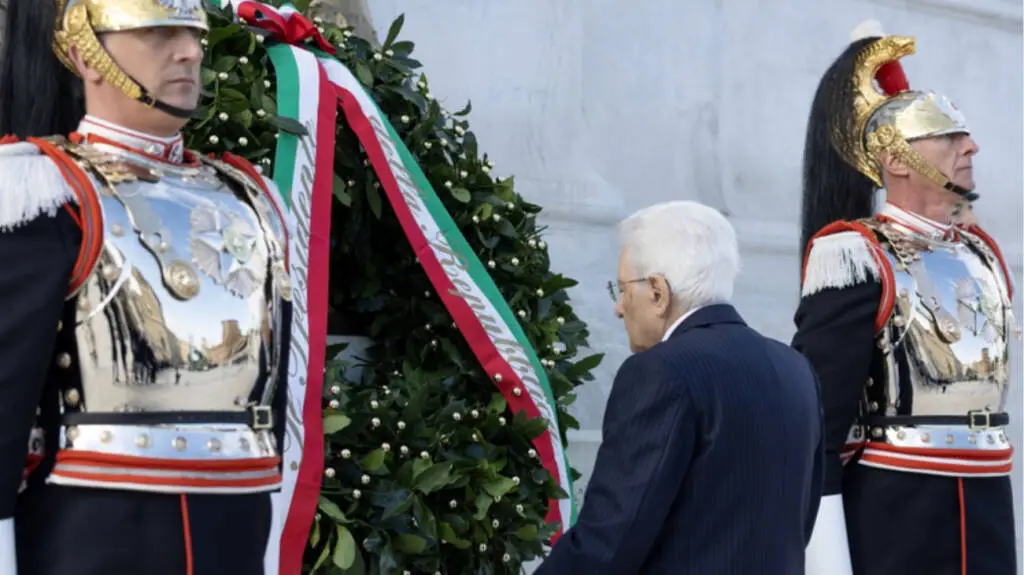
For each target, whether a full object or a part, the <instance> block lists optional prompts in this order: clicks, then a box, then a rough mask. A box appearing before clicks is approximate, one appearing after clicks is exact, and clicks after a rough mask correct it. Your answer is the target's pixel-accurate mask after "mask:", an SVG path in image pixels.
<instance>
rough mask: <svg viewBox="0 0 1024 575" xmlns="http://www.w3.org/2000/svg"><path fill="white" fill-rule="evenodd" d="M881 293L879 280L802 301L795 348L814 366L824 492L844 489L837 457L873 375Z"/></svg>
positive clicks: (821, 293) (816, 295)
mask: <svg viewBox="0 0 1024 575" xmlns="http://www.w3.org/2000/svg"><path fill="white" fill-rule="evenodd" d="M881 298H882V286H881V284H880V283H878V282H877V281H872V282H868V283H863V284H858V285H854V286H852V287H848V288H843V289H826V290H824V291H821V292H818V293H816V294H813V295H810V296H807V297H805V298H803V299H802V300H801V301H800V306H799V307H798V308H797V311H796V316H795V318H794V322H795V323H796V335H795V336H793V344H792V345H793V347H794V348H795V349H796V350H797V351H799V352H800V353H802V354H804V356H805V357H806V358H807V359H808V360H809V361H810V362H811V365H812V366H814V370H815V372H816V373H817V375H818V381H819V383H820V386H821V404H822V408H823V410H824V416H825V478H824V485H823V494H824V495H834V494H836V493H839V492H840V491H841V490H842V472H843V466H842V462H841V461H840V459H839V456H840V454H841V453H842V450H843V445H844V444H845V443H846V438H847V434H848V433H849V431H850V426H851V425H852V424H853V421H854V419H855V418H856V417H857V414H858V406H859V405H860V401H861V398H862V397H863V396H864V389H865V386H866V384H867V380H868V377H870V374H871V363H872V359H873V357H874V350H875V341H874V338H875V316H876V315H877V313H878V306H879V305H880V302H881Z"/></svg>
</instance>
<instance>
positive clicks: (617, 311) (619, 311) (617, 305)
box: [615, 298, 622, 319]
mask: <svg viewBox="0 0 1024 575" xmlns="http://www.w3.org/2000/svg"><path fill="white" fill-rule="evenodd" d="M615 317H617V318H619V319H622V299H621V298H620V299H619V301H617V302H615Z"/></svg>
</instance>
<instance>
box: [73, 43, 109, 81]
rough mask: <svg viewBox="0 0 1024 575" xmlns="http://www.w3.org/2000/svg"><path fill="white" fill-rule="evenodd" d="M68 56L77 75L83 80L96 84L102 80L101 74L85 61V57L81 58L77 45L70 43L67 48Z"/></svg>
mask: <svg viewBox="0 0 1024 575" xmlns="http://www.w3.org/2000/svg"><path fill="white" fill-rule="evenodd" d="M68 58H69V59H70V60H71V62H72V63H73V64H74V65H75V70H77V71H78V75H79V76H80V77H81V78H82V81H83V82H85V83H92V84H98V83H99V82H102V81H103V76H101V75H100V74H99V72H97V71H96V70H94V69H92V68H90V67H89V65H88V64H86V63H85V59H84V58H82V54H81V52H79V51H78V46H74V45H72V46H71V47H70V48H69V49H68Z"/></svg>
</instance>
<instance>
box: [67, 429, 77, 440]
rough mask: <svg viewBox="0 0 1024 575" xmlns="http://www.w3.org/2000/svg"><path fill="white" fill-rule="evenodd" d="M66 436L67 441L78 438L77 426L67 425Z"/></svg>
mask: <svg viewBox="0 0 1024 575" xmlns="http://www.w3.org/2000/svg"><path fill="white" fill-rule="evenodd" d="M67 437H68V441H74V440H76V439H78V428H77V427H69V428H68V431H67Z"/></svg>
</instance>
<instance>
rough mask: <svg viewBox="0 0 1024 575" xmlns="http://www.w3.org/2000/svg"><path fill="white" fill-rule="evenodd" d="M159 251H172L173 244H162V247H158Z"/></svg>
mask: <svg viewBox="0 0 1024 575" xmlns="http://www.w3.org/2000/svg"><path fill="white" fill-rule="evenodd" d="M157 249H158V250H160V251H162V252H166V251H167V250H169V249H171V244H169V243H167V242H160V245H158V246H157Z"/></svg>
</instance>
